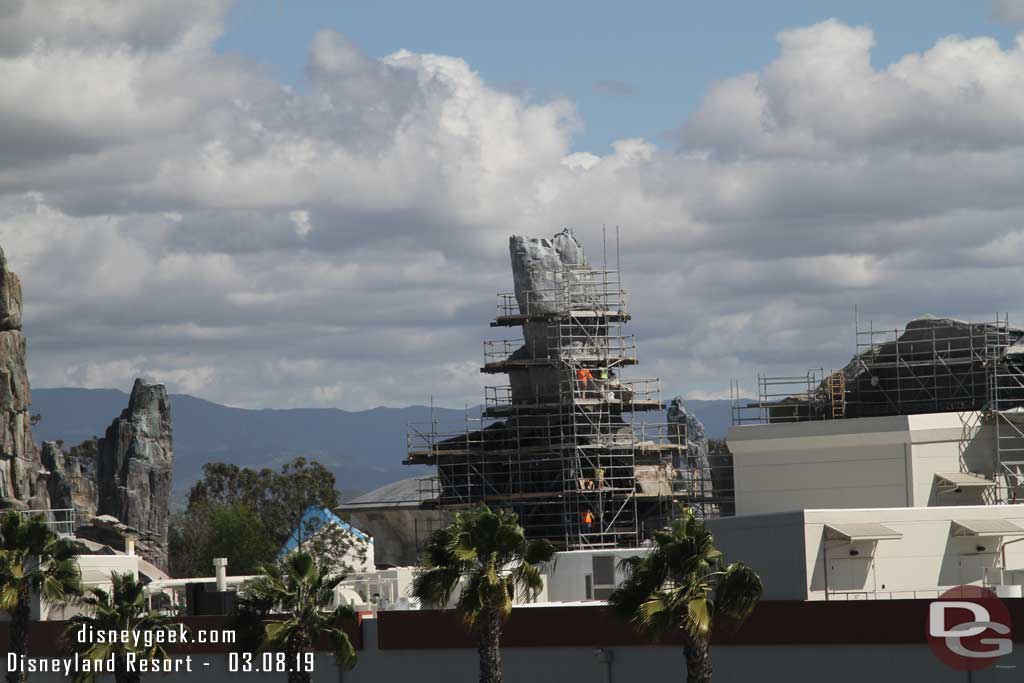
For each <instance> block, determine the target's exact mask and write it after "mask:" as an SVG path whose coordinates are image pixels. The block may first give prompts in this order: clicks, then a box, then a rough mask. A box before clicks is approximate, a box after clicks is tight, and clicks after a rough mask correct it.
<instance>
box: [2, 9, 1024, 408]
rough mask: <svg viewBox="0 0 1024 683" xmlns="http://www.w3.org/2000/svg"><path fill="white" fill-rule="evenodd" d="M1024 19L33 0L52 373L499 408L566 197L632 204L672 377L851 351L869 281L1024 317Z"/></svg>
mask: <svg viewBox="0 0 1024 683" xmlns="http://www.w3.org/2000/svg"><path fill="white" fill-rule="evenodd" d="M8 4H10V3H8ZM496 8H497V9H496ZM997 11H998V14H999V17H1000V19H1001V21H1003V22H1007V23H1000V22H997V21H995V19H994V17H995V16H996V13H997ZM1014 21H1015V22H1017V23H1016V24H1013V23H1010V22H1014ZM332 29H333V30H332ZM1021 30H1024V0H977V1H967V0H932V1H930V2H923V1H920V2H911V1H909V0H903V1H900V2H891V1H890V2H881V1H879V0H867V1H863V0H862V1H860V2H852V1H850V0H846V1H844V2H838V1H834V2H833V1H828V0H823V1H819V2H796V1H791V2H767V1H763V2H710V1H706V2H705V1H701V2H686V3H684V2H676V3H671V4H669V3H664V4H646V5H638V4H637V3H631V4H627V3H616V4H612V3H604V4H595V3H588V4H586V5H583V4H575V5H574V4H572V3H566V2H558V3H556V2H547V3H545V4H541V3H538V2H531V1H524V2H519V3H515V4H507V3H506V4H504V5H499V4H497V3H468V2H467V3H461V2H460V3H443V4H442V3H423V2H418V3H406V4H389V5H384V4H381V3H365V2H363V3H342V2H330V3H327V2H323V3H314V2H298V1H296V0H293V1H291V2H282V1H281V0H146V2H110V1H109V0H48V2H43V1H42V0H38V1H37V0H34V1H33V2H25V3H18V4H14V5H12V8H11V11H9V12H0V161H2V162H3V163H0V246H2V247H3V249H4V252H5V253H6V255H7V258H8V259H9V261H10V265H11V267H12V268H13V269H14V270H15V272H17V273H18V274H19V275H20V277H21V279H22V282H23V285H24V291H25V311H26V313H25V320H26V328H25V329H26V334H27V335H28V337H29V340H30V342H29V343H30V355H29V363H30V373H31V377H32V384H33V386H35V387H44V386H83V387H118V388H122V389H128V388H130V387H131V385H132V381H133V380H134V379H135V377H137V376H145V377H148V378H150V379H154V380H157V381H161V382H165V383H167V384H168V385H169V388H170V389H171V390H172V391H175V392H183V393H190V394H193V395H197V396H201V397H204V398H208V399H210V400H213V401H218V402H221V403H227V404H231V405H239V406H248V407H275V408H283V407H310V406H320V407H326V406H332V407H340V408H346V409H361V408H368V407H373V406H377V405H388V406H404V405H410V404H415V403H421V404H422V403H425V402H427V401H428V400H429V399H430V397H433V398H434V400H435V402H436V404H437V405H446V406H460V405H465V404H467V403H469V404H476V403H479V402H480V400H481V396H482V393H483V386H482V385H483V384H484V380H485V379H486V378H485V377H484V376H482V375H481V374H480V372H479V365H480V363H481V357H480V356H481V347H480V342H481V338H490V339H493V338H496V337H500V336H503V335H505V336H514V334H515V331H508V330H504V329H500V330H499V329H492V328H490V327H489V326H488V323H487V321H488V320H489V319H490V317H491V316H493V314H494V305H495V298H494V294H495V293H496V292H502V291H508V289H509V288H510V287H511V284H512V283H511V277H510V274H509V271H508V267H509V261H508V258H509V256H508V239H509V235H512V234H520V235H529V236H534V237H541V236H550V235H552V234H554V233H555V232H557V231H559V230H560V229H562V228H564V227H567V226H568V227H572V228H574V229H575V230H576V232H577V234H578V235H579V237H580V239H581V240H582V242H583V243H584V245H585V246H586V247H587V248H588V250H589V252H590V253H591V254H593V253H597V252H598V251H599V250H600V238H601V226H602V225H608V226H622V245H621V246H622V263H623V267H624V269H625V273H624V286H625V288H626V289H627V290H628V291H629V302H630V311H631V313H632V314H633V320H632V322H631V324H630V332H631V333H635V334H636V335H637V338H638V340H639V348H640V349H641V356H642V364H641V366H640V367H639V368H637V369H636V371H635V374H631V375H630V377H632V378H646V377H660V378H662V381H663V384H662V386H663V390H664V396H665V398H667V397H669V396H671V395H674V394H682V395H684V396H686V397H688V398H693V399H696V398H718V397H723V396H727V395H728V387H729V382H730V380H738V381H740V382H741V383H742V385H743V386H744V387H745V388H747V390H753V389H754V387H756V385H755V384H754V382H755V378H756V376H757V373H758V372H765V373H767V374H770V375H779V374H787V375H794V374H800V373H803V372H805V371H806V369H807V368H835V367H841V366H842V365H845V364H846V363H847V362H848V360H849V359H850V357H851V355H852V354H853V353H854V351H855V347H854V342H853V338H852V331H851V318H852V311H853V308H854V305H857V306H858V307H859V309H858V310H859V311H860V313H861V319H862V320H867V319H871V320H873V321H875V322H876V323H878V325H879V326H884V327H886V328H888V329H892V328H894V327H896V326H902V325H904V324H906V322H907V321H909V320H911V319H912V318H914V317H916V316H919V315H921V314H935V315H948V316H955V317H959V318H963V319H970V320H990V319H991V317H992V316H993V315H994V313H995V311H1008V312H1009V313H1010V319H1011V321H1012V322H1015V323H1017V324H1022V323H1024V307H1022V305H1021V301H1020V297H1019V295H1018V294H1017V291H1016V289H1015V288H1013V287H1009V286H1007V287H997V286H993V283H998V282H1004V283H1008V282H1016V281H1017V280H1019V278H1020V264H1021V263H1024V193H1021V191H1020V188H1021V187H1022V186H1024V38H1021V39H1018V38H1017V37H1016V34H1017V33H1018V32H1020V31H1021ZM402 49H405V50H407V51H408V52H407V53H403V54H402V55H401V56H400V57H392V58H390V59H382V58H383V57H384V56H386V55H392V54H394V53H395V52H396V51H398V50H402ZM437 55H442V56H437ZM307 60H308V61H309V63H310V64H311V65H312V68H311V69H310V73H311V76H312V77H311V78H310V79H309V80H308V81H307V80H306V76H305V71H304V69H305V64H306V63H307ZM890 64H898V66H897V67H894V68H887V67H888V66H889V65H890ZM600 82H606V86H605V87H604V88H603V91H602V89H595V85H596V84H597V83H600ZM566 103H570V104H569V105H567V104H566ZM574 110H575V113H576V114H577V116H576V117H574V116H573V114H574ZM574 118H578V120H579V121H580V122H581V123H582V125H583V126H584V127H585V129H584V130H583V131H582V132H577V131H575V130H574V129H573V128H572V126H571V125H568V122H571V121H572V120H573V119H574ZM681 130H684V131H685V135H679V136H677V137H673V135H672V131H681ZM631 138H641V139H642V140H643V141H642V142H638V141H637V140H636V139H631ZM616 141H618V144H616V145H615V146H614V147H612V146H611V143H613V142H616ZM580 152H587V154H583V153H580ZM499 381H500V380H499Z"/></svg>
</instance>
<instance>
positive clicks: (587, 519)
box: [583, 510, 594, 531]
mask: <svg viewBox="0 0 1024 683" xmlns="http://www.w3.org/2000/svg"><path fill="white" fill-rule="evenodd" d="M583 526H585V527H587V531H590V530H591V529H593V528H594V513H593V512H591V511H590V510H587V511H585V512H584V513H583Z"/></svg>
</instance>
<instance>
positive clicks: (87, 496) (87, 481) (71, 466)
mask: <svg viewBox="0 0 1024 683" xmlns="http://www.w3.org/2000/svg"><path fill="white" fill-rule="evenodd" d="M96 454H97V444H96V441H95V440H94V439H90V440H89V441H86V442H85V443H83V444H81V445H79V446H75V447H73V448H72V449H71V450H69V451H68V452H67V453H65V452H64V450H63V449H62V448H61V444H59V443H56V442H54V441H47V442H45V443H44V444H43V447H42V461H43V466H44V467H45V468H46V469H47V470H49V472H50V477H49V481H48V482H47V484H48V488H49V492H50V507H52V508H53V509H56V510H68V509H73V510H74V511H75V519H76V520H77V521H78V522H79V523H86V522H88V521H89V520H90V519H92V518H93V517H95V516H96V505H97V502H98V500H99V493H98V490H97V485H96Z"/></svg>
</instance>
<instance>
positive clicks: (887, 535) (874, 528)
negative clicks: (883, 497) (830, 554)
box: [825, 522, 903, 543]
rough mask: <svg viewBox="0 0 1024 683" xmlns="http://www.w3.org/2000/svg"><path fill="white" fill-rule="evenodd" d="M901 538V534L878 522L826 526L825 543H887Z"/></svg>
mask: <svg viewBox="0 0 1024 683" xmlns="http://www.w3.org/2000/svg"><path fill="white" fill-rule="evenodd" d="M899 538H903V534H901V533H900V532H898V531H896V530H895V529H890V528H889V527H887V526H885V525H884V524H879V523H878V522H854V523H850V524H826V525H825V540H827V541H846V542H847V543H853V542H854V541H889V540H896V539H899Z"/></svg>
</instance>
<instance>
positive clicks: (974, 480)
mask: <svg viewBox="0 0 1024 683" xmlns="http://www.w3.org/2000/svg"><path fill="white" fill-rule="evenodd" d="M935 478H936V479H938V480H939V488H941V489H943V490H946V491H955V490H957V489H985V488H989V487H990V486H995V485H996V483H995V482H994V481H992V480H991V479H986V478H985V477H983V476H982V475H980V474H974V473H973V472H943V473H941V474H936V475H935Z"/></svg>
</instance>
